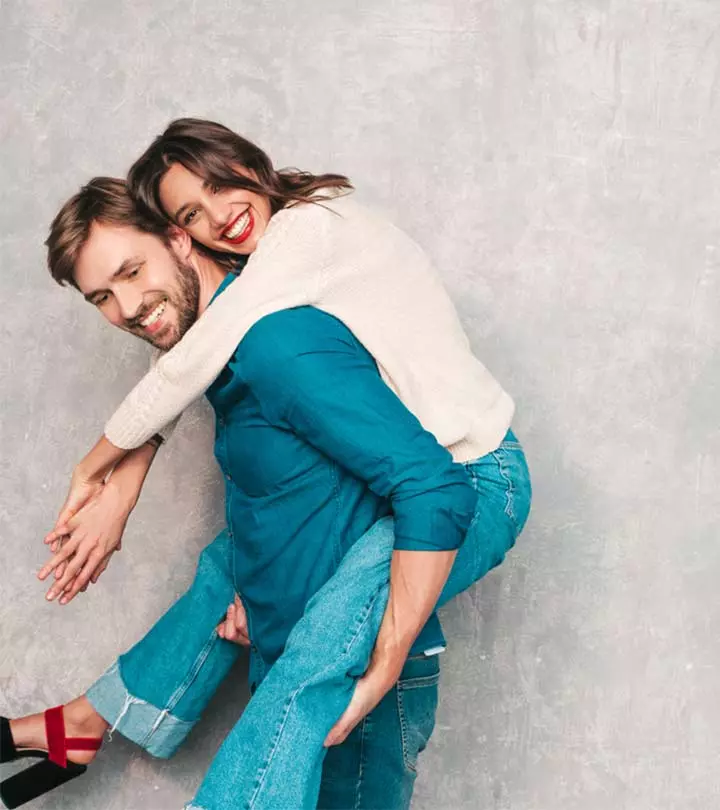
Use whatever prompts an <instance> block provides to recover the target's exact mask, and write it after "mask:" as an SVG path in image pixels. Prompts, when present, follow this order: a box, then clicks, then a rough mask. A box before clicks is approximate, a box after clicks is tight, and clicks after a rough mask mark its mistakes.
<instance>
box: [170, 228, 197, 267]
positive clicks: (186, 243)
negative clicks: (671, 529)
mask: <svg viewBox="0 0 720 810" xmlns="http://www.w3.org/2000/svg"><path fill="white" fill-rule="evenodd" d="M167 236H168V241H169V242H170V247H171V248H172V249H173V252H174V253H175V255H176V256H177V257H178V258H179V259H182V260H183V261H184V262H188V261H189V260H190V254H191V253H192V239H191V238H190V237H189V236H188V233H187V231H184V230H183V229H182V228H179V227H178V226H177V225H170V226H169V227H168V231H167Z"/></svg>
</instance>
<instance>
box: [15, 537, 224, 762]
mask: <svg viewBox="0 0 720 810" xmlns="http://www.w3.org/2000/svg"><path fill="white" fill-rule="evenodd" d="M231 554H232V546H231V540H230V538H229V536H228V535H227V534H226V533H225V532H222V533H221V534H220V535H219V536H218V537H217V538H216V539H215V540H214V541H213V542H212V543H211V544H210V545H209V546H207V548H205V549H204V551H203V552H202V553H201V555H200V558H199V560H198V566H197V573H196V575H195V579H194V581H193V584H192V585H191V587H190V588H189V590H188V591H187V592H186V593H185V594H184V595H183V596H182V597H181V598H180V599H179V600H178V601H177V602H176V603H175V604H174V605H173V606H172V607H171V608H170V610H168V611H167V613H165V615H164V616H162V618H161V619H159V621H157V622H156V623H155V625H154V626H153V627H152V628H151V630H150V631H149V632H148V633H147V634H146V635H145V637H144V638H143V639H142V640H141V641H139V642H138V643H137V644H136V645H135V646H134V647H133V648H132V649H131V650H129V651H128V652H127V653H125V654H124V655H121V656H120V658H119V659H118V661H116V662H115V663H114V664H113V665H112V666H111V667H110V669H109V670H108V671H107V672H106V673H105V674H104V675H102V676H101V677H100V678H99V679H98V680H97V681H96V682H95V683H94V684H93V685H92V686H91V687H90V688H89V689H88V691H87V693H86V694H85V695H82V696H81V697H79V698H76V699H75V700H73V701H71V702H70V703H68V704H66V705H65V707H64V712H63V714H64V718H65V731H66V735H67V736H68V737H102V735H103V732H104V731H105V730H106V729H107V728H109V727H111V726H112V728H113V730H115V729H117V730H118V731H120V732H121V733H122V734H123V735H124V736H126V737H127V738H128V739H130V740H132V741H133V742H136V743H137V744H138V745H140V746H142V747H143V748H145V749H146V750H147V751H149V752H150V753H151V754H154V755H155V756H158V757H169V756H171V755H172V754H173V753H174V752H175V750H176V748H177V747H178V745H180V743H181V742H182V741H183V740H184V738H185V736H186V735H187V734H188V732H189V731H190V729H191V728H192V727H193V725H194V724H195V722H196V721H197V720H198V718H199V717H200V714H201V713H202V711H203V709H204V708H205V706H206V705H207V703H208V701H209V700H210V697H211V696H212V695H213V693H214V692H215V690H216V689H217V687H218V686H219V684H220V682H221V681H222V679H223V678H224V677H225V675H226V674H227V672H228V670H229V669H230V667H231V666H232V664H233V663H234V662H235V660H236V659H237V657H238V655H239V652H240V650H239V647H238V646H237V645H236V644H232V643H230V642H227V641H223V640H222V639H220V638H219V637H218V636H217V633H216V632H215V628H216V626H217V624H218V623H219V621H220V620H221V619H222V618H223V616H224V615H225V611H226V610H227V606H228V605H229V604H230V602H232V600H233V597H234V587H233V584H232V575H231ZM11 730H12V735H13V739H14V741H15V744H16V745H18V746H20V747H28V748H40V749H44V748H46V747H47V741H46V738H45V722H44V717H43V714H37V715H31V716H29V717H24V718H20V719H18V720H13V721H11ZM96 753H97V752H95V751H85V752H72V754H71V759H72V760H73V761H75V762H77V763H80V764H87V763H88V762H90V761H91V760H92V759H93V758H94V756H95V755H96Z"/></svg>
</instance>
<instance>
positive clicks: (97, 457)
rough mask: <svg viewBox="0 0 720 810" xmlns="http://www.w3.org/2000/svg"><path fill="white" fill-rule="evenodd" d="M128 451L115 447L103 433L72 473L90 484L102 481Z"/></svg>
mask: <svg viewBox="0 0 720 810" xmlns="http://www.w3.org/2000/svg"><path fill="white" fill-rule="evenodd" d="M128 452H129V451H128V450H124V449H123V448H121V447H116V446H115V445H114V444H112V442H110V441H109V440H108V439H107V438H106V437H105V436H104V435H103V436H101V437H100V439H99V440H98V441H97V442H96V444H95V446H94V447H93V448H92V450H91V451H90V452H89V453H88V454H87V455H86V456H85V458H83V459H82V461H81V462H80V463H79V464H78V465H77V467H75V471H74V475H75V477H76V478H77V479H78V480H80V481H84V482H87V483H90V484H98V483H102V482H103V481H104V480H105V479H106V478H107V476H108V475H109V474H110V472H111V471H112V470H113V468H114V467H115V465H116V464H118V463H119V462H120V461H122V459H123V458H125V456H126V455H127V454H128Z"/></svg>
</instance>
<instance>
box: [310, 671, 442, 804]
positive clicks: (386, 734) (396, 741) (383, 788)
mask: <svg viewBox="0 0 720 810" xmlns="http://www.w3.org/2000/svg"><path fill="white" fill-rule="evenodd" d="M439 678H440V661H439V656H437V655H434V656H431V657H429V658H427V657H425V656H423V655H421V656H416V657H413V658H411V659H409V660H408V662H407V663H406V664H405V667H404V668H403V671H402V674H401V675H400V680H399V681H398V683H397V685H396V686H395V687H394V688H393V689H392V690H391V691H390V692H388V694H387V695H386V696H385V697H384V698H383V700H382V701H381V702H380V704H379V705H378V706H377V707H376V708H375V709H374V710H373V711H372V712H371V713H370V714H369V715H368V716H367V717H366V718H365V720H363V722H362V723H360V725H359V726H357V728H355V729H354V730H353V731H352V732H351V734H350V735H349V736H348V738H347V739H346V740H345V742H344V743H342V745H336V746H333V747H332V748H330V749H329V750H328V753H327V756H326V757H325V762H324V763H323V771H322V782H321V785H320V798H319V799H318V804H317V806H318V810H407V808H408V807H410V799H411V798H412V792H413V787H414V786H415V777H416V776H417V758H418V754H420V752H421V751H423V750H424V748H425V746H426V745H427V743H428V740H429V739H430V735H431V734H432V730H433V727H434V726H435V710H436V709H437V703H438V680H439Z"/></svg>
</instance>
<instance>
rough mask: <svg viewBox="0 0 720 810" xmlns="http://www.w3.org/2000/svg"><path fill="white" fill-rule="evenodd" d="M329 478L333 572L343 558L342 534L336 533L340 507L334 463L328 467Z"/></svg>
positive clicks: (335, 465) (336, 471)
mask: <svg viewBox="0 0 720 810" xmlns="http://www.w3.org/2000/svg"><path fill="white" fill-rule="evenodd" d="M330 477H331V479H332V492H333V501H334V502H335V515H334V517H333V523H332V536H333V538H335V539H334V540H333V563H334V565H335V570H337V568H338V567H339V565H340V563H341V562H342V558H343V553H342V548H341V546H340V538H341V537H342V536H343V533H342V532H339V531H337V527H338V523H339V522H340V515H341V513H342V505H341V503H340V489H339V486H338V483H339V481H338V470H337V464H336V463H335V462H333V463H332V464H331V465H330Z"/></svg>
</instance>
